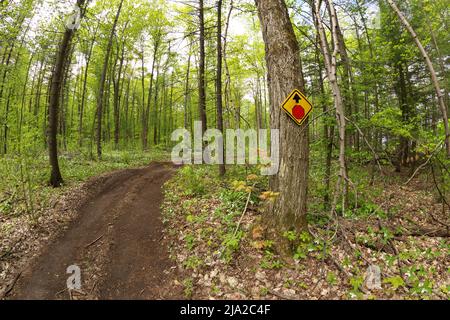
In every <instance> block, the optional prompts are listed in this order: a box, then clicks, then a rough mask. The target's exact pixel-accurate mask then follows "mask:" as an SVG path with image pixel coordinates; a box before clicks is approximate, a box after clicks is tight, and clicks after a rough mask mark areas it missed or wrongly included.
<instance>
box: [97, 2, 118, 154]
mask: <svg viewBox="0 0 450 320" xmlns="http://www.w3.org/2000/svg"><path fill="white" fill-rule="evenodd" d="M123 1H124V0H121V1H120V4H119V8H118V9H117V13H116V17H115V19H114V23H113V26H112V29H111V34H110V35H109V40H108V46H107V48H106V53H105V60H104V62H103V70H102V74H101V76H100V85H99V90H98V97H97V134H96V140H97V157H98V159H99V160H101V158H102V118H103V98H104V95H105V82H106V74H107V72H108V65H109V56H110V54H111V49H112V45H113V39H114V33H115V32H116V27H117V22H118V21H119V17H120V12H121V11H122V5H123Z"/></svg>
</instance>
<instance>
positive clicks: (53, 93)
mask: <svg viewBox="0 0 450 320" xmlns="http://www.w3.org/2000/svg"><path fill="white" fill-rule="evenodd" d="M84 3H85V0H78V1H77V5H78V7H80V8H81V7H83V6H84ZM74 33H75V30H74V29H66V31H65V32H64V35H63V39H62V41H61V44H60V46H59V51H58V54H57V56H56V62H55V67H54V69H53V74H52V77H51V85H50V93H49V94H50V97H49V105H48V121H49V130H48V150H49V159H50V166H51V175H50V185H52V186H53V187H59V186H61V184H62V183H63V179H62V176H61V171H60V169H59V162H58V140H57V134H58V113H59V104H60V94H61V86H62V84H63V82H64V69H65V67H66V64H67V61H66V60H67V57H68V56H69V52H70V46H71V43H72V38H73V35H74Z"/></svg>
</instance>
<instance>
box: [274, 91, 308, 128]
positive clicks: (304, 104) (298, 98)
mask: <svg viewBox="0 0 450 320" xmlns="http://www.w3.org/2000/svg"><path fill="white" fill-rule="evenodd" d="M281 108H282V109H283V110H284V111H285V112H286V113H287V114H288V115H289V116H290V117H291V118H292V120H294V121H295V123H296V124H298V125H301V124H302V123H303V122H304V121H305V120H306V119H307V118H308V116H309V114H310V113H311V111H312V109H313V106H312V104H311V102H309V101H308V99H307V98H306V97H305V95H304V94H303V93H301V91H300V90H297V89H295V90H294V91H292V93H291V94H290V95H289V96H288V97H287V99H286V100H285V101H284V102H283V105H282V106H281Z"/></svg>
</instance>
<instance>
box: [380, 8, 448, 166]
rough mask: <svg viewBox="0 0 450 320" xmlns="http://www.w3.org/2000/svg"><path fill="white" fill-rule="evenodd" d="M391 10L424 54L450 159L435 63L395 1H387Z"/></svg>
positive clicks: (444, 115)
mask: <svg viewBox="0 0 450 320" xmlns="http://www.w3.org/2000/svg"><path fill="white" fill-rule="evenodd" d="M387 2H388V3H389V5H390V6H391V8H392V9H393V10H394V11H395V13H396V14H397V16H398V18H399V19H400V21H401V22H402V24H403V25H404V26H405V28H406V29H407V30H408V32H409V33H410V34H411V36H412V37H413V39H414V42H415V43H416V45H417V47H418V48H419V50H420V53H421V54H422V56H423V58H424V59H425V62H426V64H427V67H428V69H429V71H430V75H431V81H432V82H433V85H434V88H435V90H436V95H437V98H438V102H439V107H440V109H441V113H442V119H443V120H444V129H445V144H446V147H447V148H446V149H447V157H449V158H450V128H449V124H448V114H447V106H446V104H445V99H444V95H443V93H442V91H441V86H440V85H439V80H438V78H437V75H436V71H435V70H434V66H433V62H431V59H430V56H429V55H428V53H427V51H426V50H425V48H424V46H423V45H422V42H420V40H419V37H418V36H417V34H416V32H415V31H414V29H413V28H412V26H411V25H410V24H409V22H408V20H407V19H406V18H405V16H404V15H403V13H402V12H401V11H400V9H399V8H398V7H397V5H396V4H395V2H394V1H393V0H387Z"/></svg>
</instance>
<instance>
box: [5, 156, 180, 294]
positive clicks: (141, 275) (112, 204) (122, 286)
mask: <svg viewBox="0 0 450 320" xmlns="http://www.w3.org/2000/svg"><path fill="white" fill-rule="evenodd" d="M174 171H175V168H174V167H173V166H172V165H171V164H165V163H152V164H151V165H150V166H148V167H146V168H143V169H130V170H122V171H119V172H117V173H114V174H112V175H110V176H109V177H108V178H107V179H106V180H105V181H103V182H102V183H100V185H98V186H97V187H95V188H94V189H95V190H92V191H91V190H89V192H90V193H91V195H90V197H89V199H88V200H83V201H85V203H84V204H83V205H82V206H81V207H80V210H79V214H78V216H77V218H76V220H75V221H73V222H72V223H71V225H70V226H69V228H68V230H67V231H65V232H63V233H62V234H61V235H60V236H59V238H57V239H56V241H54V242H53V243H52V244H50V245H49V246H48V247H47V248H46V249H45V250H44V252H42V254H41V255H40V256H39V257H38V258H37V259H36V260H35V261H34V262H33V263H32V264H31V265H30V266H29V267H28V268H27V269H26V270H24V272H23V273H22V276H21V277H20V278H19V280H18V282H17V284H16V285H15V287H14V290H13V291H12V292H11V294H10V297H9V298H11V299H68V298H76V299H163V298H165V299H170V298H179V297H180V295H181V292H180V289H179V288H174V284H173V282H174V281H173V276H174V274H173V273H174V272H175V268H174V267H173V265H172V262H171V260H170V259H169V257H168V251H167V246H166V245H165V244H164V241H163V238H164V236H163V225H162V222H161V219H160V218H161V216H160V205H161V202H162V199H163V194H162V189H161V187H162V185H163V183H164V182H165V181H167V180H168V179H169V178H170V177H171V175H172V174H173V173H174ZM71 265H77V266H79V267H80V269H81V279H82V288H81V290H80V292H71V293H70V295H69V292H68V291H67V290H66V281H67V278H68V277H69V276H70V274H67V273H66V270H67V267H68V266H71Z"/></svg>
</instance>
